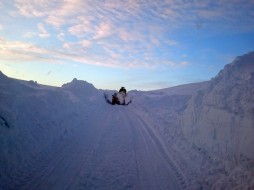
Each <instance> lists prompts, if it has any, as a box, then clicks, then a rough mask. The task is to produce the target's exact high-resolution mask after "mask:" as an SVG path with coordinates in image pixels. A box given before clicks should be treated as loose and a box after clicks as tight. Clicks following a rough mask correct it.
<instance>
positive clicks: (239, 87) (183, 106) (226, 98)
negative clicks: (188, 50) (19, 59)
mask: <svg viewBox="0 0 254 190" xmlns="http://www.w3.org/2000/svg"><path fill="white" fill-rule="evenodd" d="M253 60H254V53H249V54H247V55H244V56H241V57H238V58H237V59H236V60H235V61H234V62H233V63H231V64H229V65H227V66H226V67H225V68H224V69H223V70H222V71H221V72H220V73H219V74H218V75H217V76H216V77H215V78H213V79H212V80H211V81H207V82H202V83H196V84H188V85H182V86H178V87H173V88H168V89H162V90H156V91H149V92H142V91H130V92H128V97H127V98H129V99H131V98H133V101H132V103H131V104H129V105H128V106H119V105H115V106H112V105H110V104H108V103H107V102H106V101H105V100H104V98H103V97H104V96H103V94H104V93H107V94H108V95H109V96H111V95H112V94H113V91H108V90H98V89H96V88H95V87H94V86H93V85H92V84H90V83H88V82H85V81H80V80H77V79H73V81H71V82H70V83H68V84H65V85H63V86H62V87H60V88H59V87H51V86H43V85H40V84H37V83H36V82H34V81H21V80H16V79H11V78H8V77H7V76H5V75H4V74H2V73H1V72H0V167H1V170H0V189H1V190H14V189H17V190H22V189H27V190H30V189H36V190H37V189H38V190H40V189H43V190H44V189H47V190H50V189H52V190H53V189H54V190H58V189H59V190H63V189H74V190H76V189H84V190H89V189H100V190H101V189H102V190H103V189H114V190H115V189H137V190H149V189H151V190H157V189H162V190H164V189H173V190H174V189H254V151H253V150H254V149H253V146H254V140H253V139H254V121H253V120H254V109H253V107H254V99H253V94H254V91H253V90H254V88H253V87H254V63H253ZM127 90H128V89H127Z"/></svg>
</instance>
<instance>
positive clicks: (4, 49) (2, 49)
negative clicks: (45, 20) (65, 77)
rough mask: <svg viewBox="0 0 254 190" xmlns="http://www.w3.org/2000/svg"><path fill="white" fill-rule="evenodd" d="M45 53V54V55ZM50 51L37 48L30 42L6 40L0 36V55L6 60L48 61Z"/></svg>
mask: <svg viewBox="0 0 254 190" xmlns="http://www.w3.org/2000/svg"><path fill="white" fill-rule="evenodd" d="M45 55H46V56H45ZM48 55H50V51H49V50H46V49H43V48H39V47H37V46H36V45H34V44H32V43H27V42H22V41H8V40H6V39H4V38H0V57H1V59H2V60H7V61H10V60H12V61H17V62H25V61H42V60H43V61H49V60H50V59H49V58H48Z"/></svg>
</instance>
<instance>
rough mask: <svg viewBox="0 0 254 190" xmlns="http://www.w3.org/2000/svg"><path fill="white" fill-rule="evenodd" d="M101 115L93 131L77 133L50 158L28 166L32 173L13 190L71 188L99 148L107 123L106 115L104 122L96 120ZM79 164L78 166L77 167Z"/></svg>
mask: <svg viewBox="0 0 254 190" xmlns="http://www.w3.org/2000/svg"><path fill="white" fill-rule="evenodd" d="M99 115H100V114H99V113H97V114H94V115H93V116H94V117H95V118H93V119H91V120H93V121H96V122H95V123H90V125H91V126H87V127H88V128H89V127H91V128H90V129H87V128H83V129H82V130H81V131H77V132H76V133H75V134H72V135H71V136H72V137H71V138H67V139H65V140H64V141H63V142H62V143H60V144H59V145H58V146H55V147H51V149H50V150H49V151H48V152H47V153H48V155H46V158H40V159H38V160H35V161H34V162H33V163H32V164H30V165H29V166H28V167H29V168H30V169H31V170H30V172H28V173H27V174H24V176H23V177H22V178H21V179H17V182H15V184H14V185H13V186H12V187H11V188H10V189H24V190H25V189H29V190H30V189H66V188H67V187H69V186H70V183H73V182H74V181H75V177H78V173H79V172H80V170H81V168H80V165H84V162H85V161H86V160H87V158H88V157H89V155H90V154H91V152H92V150H93V148H94V146H96V140H97V141H98V139H97V138H100V134H101V133H100V131H101V125H100V122H104V121H105V120H106V119H107V118H106V117H107V115H104V116H103V119H102V120H98V119H96V117H98V116H99ZM96 123H97V124H96ZM94 127H97V130H98V131H99V133H98V132H96V131H95V129H94ZM86 133H88V135H89V133H90V135H93V137H90V138H88V137H89V136H88V135H86ZM75 135H76V136H75ZM83 136H85V137H87V138H88V140H86V139H84V137H83ZM87 144H88V145H87ZM83 145H84V146H85V148H84V146H83ZM75 161H77V162H76V163H75ZM33 168H36V169H33ZM68 172H70V173H71V174H70V173H68ZM20 175H21V174H20ZM61 178H62V179H61ZM57 182H58V183H57Z"/></svg>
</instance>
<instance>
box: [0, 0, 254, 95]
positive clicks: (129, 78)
mask: <svg viewBox="0 0 254 190" xmlns="http://www.w3.org/2000/svg"><path fill="white" fill-rule="evenodd" d="M253 50H254V0H203V1H201V0H200V1H197V0H156V1H154V0H128V1H127V0H36V1H34V0H2V1H0V70H1V71H2V72H3V73H4V74H5V75H7V76H9V77H12V78H18V79H23V80H34V81H37V82H38V83H40V84H46V85H52V86H61V85H63V84H65V83H67V82H70V81H71V80H72V79H73V78H77V79H79V80H85V81H87V82H89V83H92V84H93V85H94V86H95V87H96V88H98V89H116V90H118V89H119V88H120V87H121V86H125V87H126V89H127V90H134V89H137V90H153V89H162V88H167V87H171V86H177V85H181V84H188V83H194V82H200V81H206V80H210V79H211V78H212V77H214V76H215V75H216V74H217V73H218V72H219V71H220V70H221V69H223V67H224V66H225V65H226V64H228V63H230V62H232V61H233V60H234V58H235V57H236V56H239V55H242V54H245V53H248V52H250V51H253Z"/></svg>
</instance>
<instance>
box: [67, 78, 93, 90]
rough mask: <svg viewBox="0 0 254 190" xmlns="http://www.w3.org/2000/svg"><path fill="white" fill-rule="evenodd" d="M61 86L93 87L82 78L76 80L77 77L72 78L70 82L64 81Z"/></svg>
mask: <svg viewBox="0 0 254 190" xmlns="http://www.w3.org/2000/svg"><path fill="white" fill-rule="evenodd" d="M62 87H64V88H69V89H70V88H72V89H73V88H80V87H85V88H90V89H93V88H94V89H95V87H94V86H93V84H91V83H88V82H86V81H83V80H78V79H77V78H74V79H73V80H72V81H71V82H69V83H66V84H64V85H62Z"/></svg>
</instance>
